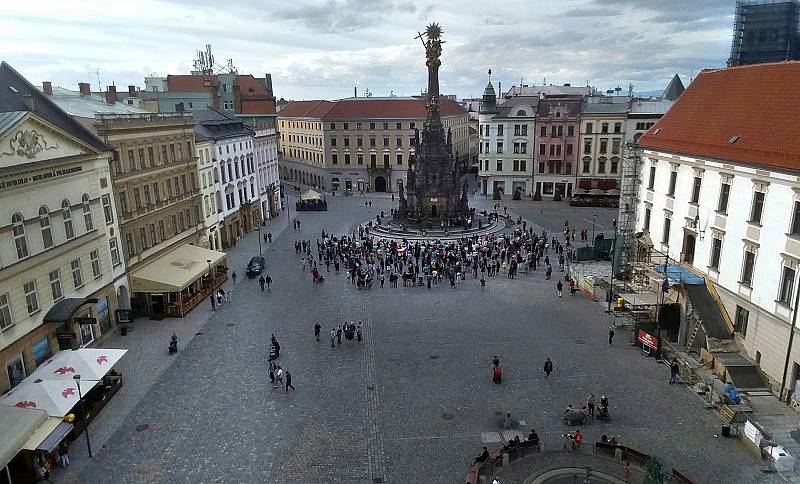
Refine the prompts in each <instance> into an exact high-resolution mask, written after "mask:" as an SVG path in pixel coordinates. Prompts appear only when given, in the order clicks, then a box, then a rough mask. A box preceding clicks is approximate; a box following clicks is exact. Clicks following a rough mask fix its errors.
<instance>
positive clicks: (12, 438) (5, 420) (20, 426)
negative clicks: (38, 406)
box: [0, 405, 47, 468]
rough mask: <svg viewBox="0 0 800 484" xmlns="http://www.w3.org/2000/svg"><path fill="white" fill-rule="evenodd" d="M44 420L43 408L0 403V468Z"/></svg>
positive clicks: (45, 418)
mask: <svg viewBox="0 0 800 484" xmlns="http://www.w3.org/2000/svg"><path fill="white" fill-rule="evenodd" d="M45 420H47V414H46V413H45V412H44V411H43V410H29V409H25V408H17V407H7V406H5V405H0V468H3V467H5V466H6V465H8V463H9V462H11V459H13V458H14V456H15V455H17V453H18V452H19V451H20V450H22V449H23V446H24V445H25V442H26V441H27V440H28V438H29V437H30V436H31V434H32V433H34V432H35V431H36V429H37V428H39V426H41V425H42V423H44V421H45Z"/></svg>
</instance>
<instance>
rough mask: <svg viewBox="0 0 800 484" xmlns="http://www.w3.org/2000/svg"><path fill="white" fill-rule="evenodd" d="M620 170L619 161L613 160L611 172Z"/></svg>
mask: <svg viewBox="0 0 800 484" xmlns="http://www.w3.org/2000/svg"><path fill="white" fill-rule="evenodd" d="M617 170H619V162H618V161H616V160H613V159H612V160H611V173H616V172H617Z"/></svg>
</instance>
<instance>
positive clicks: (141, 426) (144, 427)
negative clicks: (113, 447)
mask: <svg viewBox="0 0 800 484" xmlns="http://www.w3.org/2000/svg"><path fill="white" fill-rule="evenodd" d="M149 428H150V424H139V425H137V426H136V431H137V432H144V431H145V430H147V429H149Z"/></svg>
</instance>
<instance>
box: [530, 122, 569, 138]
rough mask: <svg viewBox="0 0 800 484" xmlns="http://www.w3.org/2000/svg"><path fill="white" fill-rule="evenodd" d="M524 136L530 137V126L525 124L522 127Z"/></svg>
mask: <svg viewBox="0 0 800 484" xmlns="http://www.w3.org/2000/svg"><path fill="white" fill-rule="evenodd" d="M559 129H560V128H559ZM522 136H528V125H527V124H523V125H522Z"/></svg>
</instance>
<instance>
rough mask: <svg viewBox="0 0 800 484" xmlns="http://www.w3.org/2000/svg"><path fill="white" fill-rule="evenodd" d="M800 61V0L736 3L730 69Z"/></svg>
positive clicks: (747, 0) (743, 0)
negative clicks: (731, 67) (767, 63)
mask: <svg viewBox="0 0 800 484" xmlns="http://www.w3.org/2000/svg"><path fill="white" fill-rule="evenodd" d="M798 57H800V0H737V1H736V13H735V14H734V20H733V41H732V43H731V55H730V58H729V59H728V65H729V66H740V65H748V64H760V63H763V62H779V61H784V60H796V59H798Z"/></svg>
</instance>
